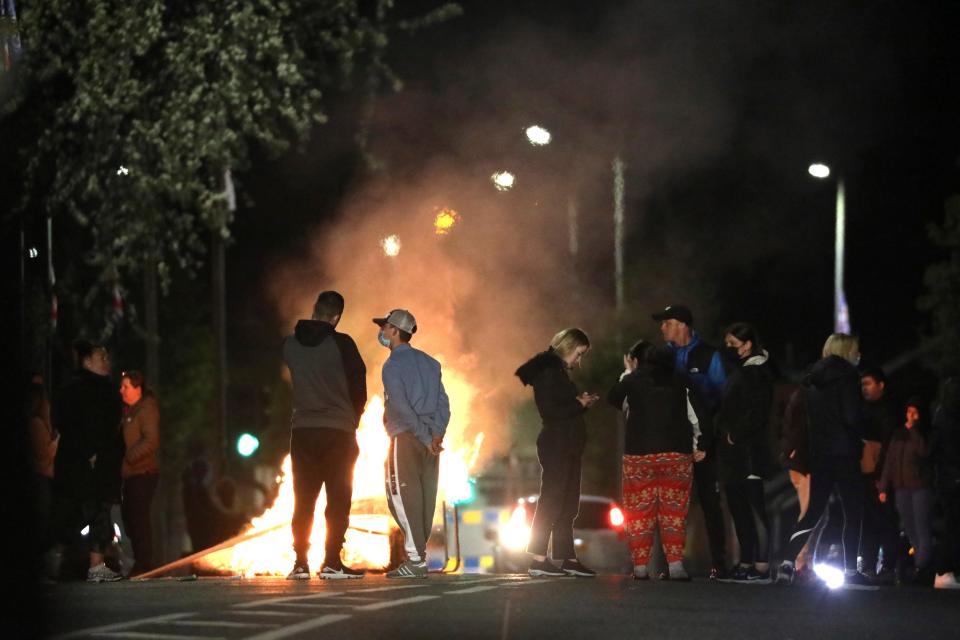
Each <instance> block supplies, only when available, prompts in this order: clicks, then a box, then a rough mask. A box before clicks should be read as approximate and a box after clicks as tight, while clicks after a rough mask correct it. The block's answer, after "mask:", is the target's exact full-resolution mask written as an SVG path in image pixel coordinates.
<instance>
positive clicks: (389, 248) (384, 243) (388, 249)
mask: <svg viewBox="0 0 960 640" xmlns="http://www.w3.org/2000/svg"><path fill="white" fill-rule="evenodd" d="M380 246H381V247H382V248H383V253H384V254H386V255H387V256H389V257H391V258H395V257H396V256H397V255H398V254H399V253H400V236H398V235H392V236H387V237H386V238H384V239H383V240H381V241H380Z"/></svg>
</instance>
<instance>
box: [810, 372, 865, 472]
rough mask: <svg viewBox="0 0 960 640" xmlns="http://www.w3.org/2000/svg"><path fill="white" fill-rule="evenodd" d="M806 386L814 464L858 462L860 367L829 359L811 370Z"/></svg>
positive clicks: (859, 442)
mask: <svg viewBox="0 0 960 640" xmlns="http://www.w3.org/2000/svg"><path fill="white" fill-rule="evenodd" d="M803 384H804V386H805V387H807V411H808V414H809V419H810V453H811V456H812V459H813V462H814V463H816V462H818V461H822V460H823V459H824V458H827V457H844V458H854V459H856V460H858V461H859V460H860V454H861V452H862V451H863V398H862V396H861V392H860V374H859V373H857V368H856V367H854V366H853V365H852V364H851V363H850V362H848V361H847V360H844V359H843V358H841V357H839V356H828V357H826V358H824V359H822V360H820V361H818V362H816V363H815V364H814V365H813V366H812V367H811V368H810V371H809V372H808V373H807V375H806V376H805V377H804V380H803Z"/></svg>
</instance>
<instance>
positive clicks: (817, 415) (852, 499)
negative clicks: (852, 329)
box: [777, 333, 869, 584]
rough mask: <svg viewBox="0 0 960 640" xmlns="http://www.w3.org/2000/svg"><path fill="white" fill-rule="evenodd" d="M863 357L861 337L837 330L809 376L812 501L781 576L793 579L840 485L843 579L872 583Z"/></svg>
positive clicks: (791, 542) (784, 579) (787, 580)
mask: <svg viewBox="0 0 960 640" xmlns="http://www.w3.org/2000/svg"><path fill="white" fill-rule="evenodd" d="M859 361H860V345H859V341H858V340H857V338H855V337H854V336H851V335H848V334H845V333H835V334H833V335H831V336H830V337H829V338H827V341H826V343H825V344H824V345H823V358H822V359H821V360H819V361H818V362H816V363H815V364H814V365H813V366H812V367H811V368H810V370H809V372H808V373H807V375H806V376H805V377H804V381H803V384H804V387H805V390H806V393H805V396H806V401H807V402H806V405H807V414H808V426H809V447H810V503H809V505H808V507H807V512H806V513H805V514H804V516H803V517H802V518H801V519H800V520H799V521H798V522H797V526H796V529H795V530H794V532H793V534H792V535H791V536H790V540H789V542H788V543H787V547H786V551H785V554H784V560H783V562H782V563H781V564H780V570H779V572H778V574H777V582H781V583H788V584H789V583H791V582H793V579H794V574H795V569H794V561H795V559H796V557H797V555H798V554H799V553H800V550H801V549H802V548H803V546H804V545H805V544H806V542H807V540H808V538H809V537H810V533H811V531H813V530H814V528H815V527H816V526H817V523H818V522H820V520H821V518H823V517H824V515H825V513H826V512H827V509H828V505H829V500H830V494H831V492H833V491H836V493H837V495H838V496H839V497H840V504H841V509H842V513H843V533H842V540H843V562H844V579H845V581H847V582H849V583H851V584H868V583H869V581H868V580H867V578H866V577H865V576H863V574H860V573H858V572H857V550H858V549H859V546H860V521H861V516H862V513H863V490H862V488H861V485H860V455H861V452H862V449H863V411H862V399H861V396H860V375H859V373H857V369H856V364H857V363H858V362H859Z"/></svg>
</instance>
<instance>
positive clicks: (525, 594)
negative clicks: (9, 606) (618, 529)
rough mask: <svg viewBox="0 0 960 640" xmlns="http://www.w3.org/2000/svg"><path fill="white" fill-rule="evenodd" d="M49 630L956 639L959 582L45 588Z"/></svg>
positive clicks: (271, 637) (479, 581) (515, 581)
mask: <svg viewBox="0 0 960 640" xmlns="http://www.w3.org/2000/svg"><path fill="white" fill-rule="evenodd" d="M43 602H44V605H45V607H46V611H47V613H46V615H47V619H48V622H49V633H50V635H51V636H53V637H59V638H114V639H118V638H158V639H164V638H167V639H170V640H200V639H210V638H228V639H233V638H237V639H239V638H245V639H256V640H275V639H278V638H376V639H381V638H382V639H383V640H397V639H402V638H444V639H453V638H495V639H497V638H516V639H520V638H550V639H551V640H569V639H572V638H604V639H607V638H628V637H629V638H637V637H645V638H696V639H697V640H701V639H706V638H798V639H804V640H809V639H815V640H824V639H827V638H844V639H845V640H851V639H860V638H867V639H869V640H883V639H886V638H896V639H898V640H902V639H904V638H953V639H956V638H960V591H944V590H933V589H920V588H897V587H885V588H882V589H873V590H839V591H827V590H826V589H822V588H811V587H776V586H769V585H734V584H716V583H710V582H708V581H705V580H695V581H694V582H692V583H676V582H673V583H671V582H663V581H651V582H635V581H633V580H632V579H630V578H627V577H620V576H600V577H598V578H596V579H575V578H552V579H551V578H547V579H544V578H540V579H530V578H527V577H526V576H517V575H513V576H509V575H501V576H493V575H456V576H455V575H431V576H430V577H429V578H428V579H426V580H418V581H405V582H399V581H393V580H387V579H385V578H383V577H382V576H367V577H366V578H364V579H363V580H351V581H330V582H326V581H320V580H317V579H313V580H310V581H309V582H288V581H286V580H283V579H279V578H253V579H244V580H239V579H235V580H230V579H220V578H211V579H200V580H196V581H192V582H182V581H178V580H176V579H163V580H153V581H144V582H117V583H113V584H86V583H68V584H59V585H54V586H52V587H50V588H49V589H48V591H47V592H46V593H45V594H44V601H43Z"/></svg>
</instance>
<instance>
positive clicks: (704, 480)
mask: <svg viewBox="0 0 960 640" xmlns="http://www.w3.org/2000/svg"><path fill="white" fill-rule="evenodd" d="M693 484H695V485H696V486H697V500H698V501H699V503H700V509H701V510H702V511H703V520H704V523H705V524H706V527H707V539H708V540H709V542H710V557H711V558H712V559H713V566H714V567H715V568H717V569H724V568H726V555H727V554H726V531H725V529H724V522H723V507H722V506H721V505H720V485H719V476H718V472H717V447H716V445H714V446H712V447H710V450H709V451H707V457H706V458H704V459H703V460H701V461H700V462H696V463H694V465H693Z"/></svg>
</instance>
